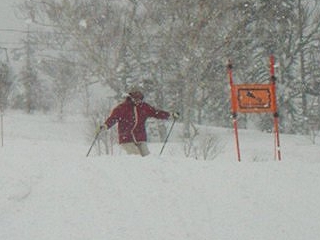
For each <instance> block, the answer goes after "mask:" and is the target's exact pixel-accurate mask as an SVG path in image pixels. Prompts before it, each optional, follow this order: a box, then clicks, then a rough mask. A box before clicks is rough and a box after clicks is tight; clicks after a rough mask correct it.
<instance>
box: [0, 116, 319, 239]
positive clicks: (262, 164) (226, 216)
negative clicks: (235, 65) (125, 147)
mask: <svg viewBox="0 0 320 240" xmlns="http://www.w3.org/2000/svg"><path fill="white" fill-rule="evenodd" d="M168 124H170V122H168ZM87 125H88V123H87V120H86V119H85V118H83V117H81V116H70V117H68V118H66V119H65V120H64V121H59V120H57V118H56V117H55V116H53V115H42V114H32V115H26V114H23V113H20V112H13V111H9V112H6V114H5V116H4V146H3V147H0V239H1V240H44V239H45V240H89V239H90V240H102V239H103V240H106V239H108V240H116V239H119V240H120V239H121V240H122V239H126V240H127V239H130V240H144V239H145V240H157V239H159V240H185V239H192V240H205V239H226V240H230V239H238V240H248V239H254V240H259V239H261V240H269V239H270V240H271V239H272V240H284V239H290V240H305V239H310V240H315V239H320V187H319V186H320V147H319V141H317V142H316V144H312V143H311V141H310V140H309V139H308V137H307V136H296V135H280V143H281V145H282V149H281V150H282V161H276V160H274V154H273V143H274V142H273V139H274V137H273V135H272V134H268V133H261V132H258V131H253V130H241V131H240V132H239V137H240V148H241V154H242V161H241V162H238V161H237V158H236V152H235V147H234V137H233V132H232V130H230V129H221V128H212V132H213V133H214V134H219V135H220V136H221V139H223V140H221V141H225V142H226V144H224V145H223V147H221V148H222V149H221V152H220V153H219V155H218V156H217V157H216V158H214V159H213V160H207V161H204V160H196V159H194V158H186V157H184V154H183V151H182V149H183V147H182V146H181V145H182V143H180V141H179V138H178V137H174V136H178V135H179V133H177V131H179V128H178V127H177V128H174V130H173V131H174V133H173V137H172V138H170V141H169V143H168V146H166V148H165V150H164V152H163V155H161V156H159V151H160V149H161V144H156V143H152V144H151V143H150V149H151V151H152V154H151V155H150V156H147V157H145V158H141V157H137V156H128V155H125V154H124V153H123V152H122V151H121V150H120V148H116V149H115V151H114V155H112V156H111V155H102V156H98V155H97V153H96V149H94V150H93V151H92V154H91V155H90V156H89V157H86V156H85V155H86V153H87V151H88V149H89V147H90V144H91V142H90V140H88V138H87V133H86V131H87V129H88V128H87ZM208 129H209V128H208ZM208 129H207V130H206V131H208ZM210 129H211V128H210ZM317 140H319V139H317Z"/></svg>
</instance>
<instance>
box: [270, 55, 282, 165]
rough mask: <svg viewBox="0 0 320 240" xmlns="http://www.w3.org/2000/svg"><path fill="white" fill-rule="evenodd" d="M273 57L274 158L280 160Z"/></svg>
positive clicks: (271, 79) (271, 74)
mask: <svg viewBox="0 0 320 240" xmlns="http://www.w3.org/2000/svg"><path fill="white" fill-rule="evenodd" d="M274 63H275V60H274V56H273V55H271V56H270V81H271V83H272V91H273V94H272V95H273V98H272V101H273V106H274V113H273V117H274V123H273V125H274V133H275V156H276V157H277V158H278V160H279V161H280V160H281V152H280V137H279V113H278V110H277V97H276V77H275V74H274Z"/></svg>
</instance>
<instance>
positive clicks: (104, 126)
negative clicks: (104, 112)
mask: <svg viewBox="0 0 320 240" xmlns="http://www.w3.org/2000/svg"><path fill="white" fill-rule="evenodd" d="M106 129H108V127H107V125H106V124H103V125H101V126H100V131H103V130H106Z"/></svg>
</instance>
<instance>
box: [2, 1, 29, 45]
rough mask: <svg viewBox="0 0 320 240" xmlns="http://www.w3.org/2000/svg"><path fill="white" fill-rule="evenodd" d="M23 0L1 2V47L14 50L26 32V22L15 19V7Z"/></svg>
mask: <svg viewBox="0 0 320 240" xmlns="http://www.w3.org/2000/svg"><path fill="white" fill-rule="evenodd" d="M19 2H23V0H0V4H1V7H0V47H2V48H4V47H5V48H12V47H13V45H15V43H17V42H18V41H19V38H20V37H21V33H19V32H16V31H19V30H25V26H24V21H22V20H19V19H17V18H16V17H15V13H14V11H15V10H14V5H15V4H16V3H19Z"/></svg>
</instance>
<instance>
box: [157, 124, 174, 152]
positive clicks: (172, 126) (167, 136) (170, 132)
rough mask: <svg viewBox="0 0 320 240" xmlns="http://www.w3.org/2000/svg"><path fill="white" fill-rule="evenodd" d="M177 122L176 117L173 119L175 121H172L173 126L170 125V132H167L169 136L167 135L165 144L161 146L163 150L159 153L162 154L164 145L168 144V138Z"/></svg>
mask: <svg viewBox="0 0 320 240" xmlns="http://www.w3.org/2000/svg"><path fill="white" fill-rule="evenodd" d="M175 122H176V119H175V118H174V119H173V122H172V125H171V127H170V130H169V132H168V134H167V137H166V139H165V140H164V143H163V146H162V148H161V151H160V154H159V155H161V154H162V152H163V149H164V147H165V146H166V144H167V142H168V138H169V136H170V134H171V132H172V129H173V126H174V124H175Z"/></svg>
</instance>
